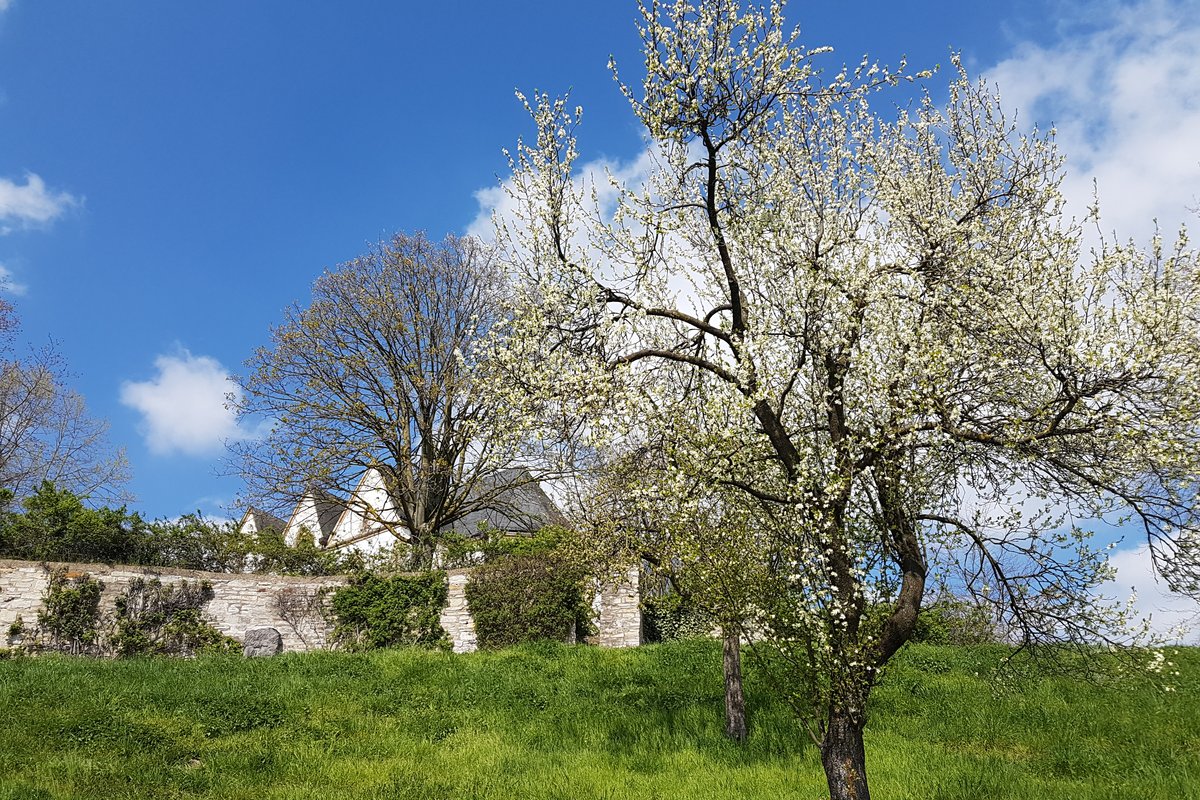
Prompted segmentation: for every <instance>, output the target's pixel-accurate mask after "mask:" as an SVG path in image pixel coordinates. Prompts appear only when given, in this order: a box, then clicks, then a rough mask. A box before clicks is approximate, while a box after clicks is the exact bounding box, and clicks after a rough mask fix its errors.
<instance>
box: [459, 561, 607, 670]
mask: <svg viewBox="0 0 1200 800" xmlns="http://www.w3.org/2000/svg"><path fill="white" fill-rule="evenodd" d="M583 578H584V576H583V574H582V573H581V572H580V571H579V570H578V569H576V568H574V567H573V566H571V565H570V564H569V562H568V561H567V559H565V558H563V557H562V556H561V555H558V554H557V553H555V552H553V551H552V552H548V553H547V552H543V553H541V554H526V555H505V556H501V557H497V558H495V559H494V560H492V561H489V562H488V563H486V564H483V565H482V566H479V567H476V568H475V570H474V572H472V573H471V579H470V580H469V581H468V582H467V587H466V595H467V604H468V605H469V606H470V609H471V617H472V618H473V619H474V621H475V634H476V637H477V641H478V644H479V646H480V647H481V648H484V649H494V648H500V647H508V646H510V645H514V644H520V643H522V642H532V641H538V640H541V639H553V640H558V641H565V640H567V639H569V638H571V637H572V636H574V637H575V638H576V639H582V638H583V637H584V636H586V634H587V632H588V631H589V630H590V620H591V608H590V607H589V606H588V604H587V602H586V600H585V598H584V592H583Z"/></svg>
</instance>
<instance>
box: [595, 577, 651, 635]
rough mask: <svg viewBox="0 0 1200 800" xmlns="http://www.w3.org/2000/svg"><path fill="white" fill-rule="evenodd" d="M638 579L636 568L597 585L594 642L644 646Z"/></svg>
mask: <svg viewBox="0 0 1200 800" xmlns="http://www.w3.org/2000/svg"><path fill="white" fill-rule="evenodd" d="M638 577H639V570H638V568H637V567H636V566H634V567H630V568H629V569H627V570H626V571H625V573H624V574H623V575H620V576H615V577H614V579H612V580H609V581H604V582H597V584H596V597H595V599H594V600H593V601H592V609H593V610H594V611H595V612H596V628H597V632H596V636H595V638H594V641H595V643H596V644H598V645H600V646H601V647H637V646H638V645H639V644H641V643H642V607H641V594H640V591H639V589H638Z"/></svg>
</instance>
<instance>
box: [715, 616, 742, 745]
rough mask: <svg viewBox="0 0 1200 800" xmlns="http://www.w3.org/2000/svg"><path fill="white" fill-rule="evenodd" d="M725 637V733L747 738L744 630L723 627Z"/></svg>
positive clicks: (738, 738)
mask: <svg viewBox="0 0 1200 800" xmlns="http://www.w3.org/2000/svg"><path fill="white" fill-rule="evenodd" d="M721 633H722V636H723V638H724V642H725V644H724V648H723V650H722V656H723V657H722V659H721V661H722V668H723V671H724V673H725V735H726V736H728V737H729V738H730V739H734V740H735V741H739V742H741V741H744V740H745V739H746V695H745V694H744V693H743V692H742V648H741V645H742V641H741V640H742V632H741V628H740V627H738V626H737V625H724V626H722V627H721Z"/></svg>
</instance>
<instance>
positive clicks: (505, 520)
mask: <svg viewBox="0 0 1200 800" xmlns="http://www.w3.org/2000/svg"><path fill="white" fill-rule="evenodd" d="M510 484H511V485H510ZM506 486H507V487H508V488H501V489H500V490H499V492H498V493H497V494H496V498H495V500H494V501H493V502H492V504H491V505H492V507H491V508H486V509H481V510H479V511H473V512H471V513H470V514H467V515H466V516H465V517H463V518H461V519H459V520H456V521H455V522H453V523H451V524H450V526H449V527H450V530H452V531H454V532H455V533H461V534H463V535H466V536H472V535H474V534H477V533H479V528H480V526H481V525H482V526H485V527H489V528H495V529H496V530H500V531H504V532H505V533H533V532H534V531H536V530H537V529H538V528H540V527H542V526H543V525H547V524H551V523H559V522H563V521H565V518H564V517H563V514H562V512H561V511H559V509H558V506H556V505H555V504H554V501H553V500H551V499H550V498H549V496H547V494H546V493H545V492H544V491H542V487H541V486H540V485H539V484H538V482H537V481H535V480H534V479H533V476H532V475H531V474H530V473H529V470H527V469H525V468H524V467H510V468H509V469H502V470H499V471H498V472H497V473H496V474H495V475H491V476H487V477H484V478H482V479H481V480H480V486H479V488H478V489H477V490H476V491H474V492H472V494H474V495H475V496H476V497H478V496H479V495H484V494H489V493H491V492H494V491H496V487H506Z"/></svg>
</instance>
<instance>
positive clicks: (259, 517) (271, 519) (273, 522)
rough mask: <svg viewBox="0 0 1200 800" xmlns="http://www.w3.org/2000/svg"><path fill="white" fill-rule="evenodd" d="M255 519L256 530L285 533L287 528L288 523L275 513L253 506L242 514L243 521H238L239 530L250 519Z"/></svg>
mask: <svg viewBox="0 0 1200 800" xmlns="http://www.w3.org/2000/svg"><path fill="white" fill-rule="evenodd" d="M251 520H253V522H254V530H255V531H275V532H276V533H283V531H284V530H285V529H286V528H287V523H286V522H284V521H283V520H281V519H280V518H279V517H277V516H275V515H274V514H269V513H267V512H266V511H263V510H261V509H258V508H255V507H254V506H251V507H250V508H248V509H246V513H245V514H244V515H243V516H242V521H241V522H239V523H238V530H239V531H240V530H242V529H243V528H245V527H246V523H247V522H248V521H251Z"/></svg>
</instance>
